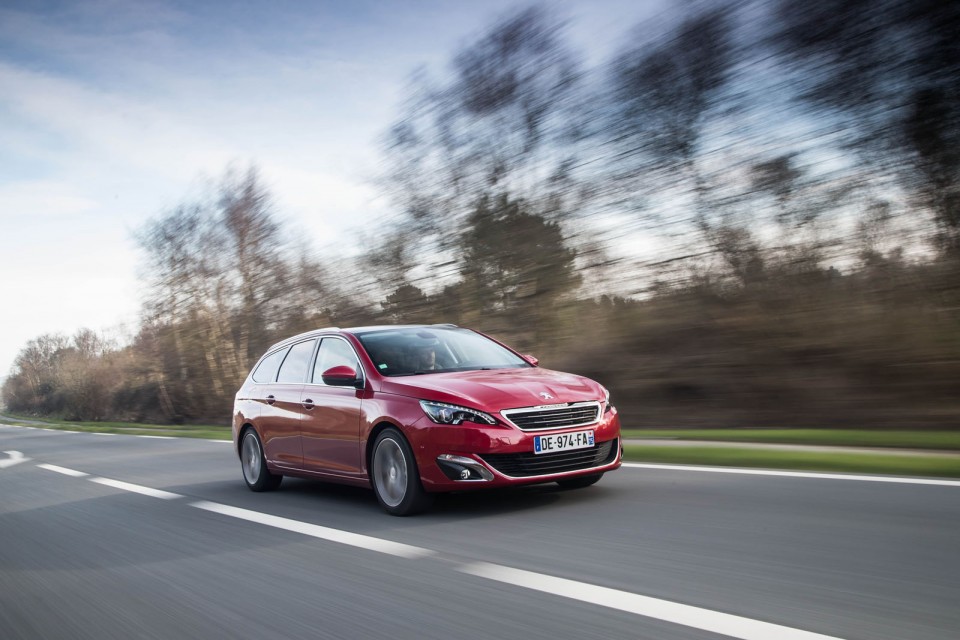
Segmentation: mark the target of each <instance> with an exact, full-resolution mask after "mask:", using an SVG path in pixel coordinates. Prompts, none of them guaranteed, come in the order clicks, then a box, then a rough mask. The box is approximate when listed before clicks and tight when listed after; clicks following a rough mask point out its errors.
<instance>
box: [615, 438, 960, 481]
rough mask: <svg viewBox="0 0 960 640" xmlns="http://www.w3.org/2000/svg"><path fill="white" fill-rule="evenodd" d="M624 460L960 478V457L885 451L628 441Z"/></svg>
mask: <svg viewBox="0 0 960 640" xmlns="http://www.w3.org/2000/svg"><path fill="white" fill-rule="evenodd" d="M624 460H627V461H629V462H656V463H665V464H697V465H709V466H719V467H751V468H764V469H795V470H803V471H834V472H846V473H876V474H883V475H902V476H936V477H946V478H960V457H957V456H950V457H948V456H938V455H936V454H930V455H924V456H898V455H895V454H884V453H847V452H832V451H824V452H821V451H776V450H757V449H738V448H736V447H735V446H731V447H657V446H645V445H633V444H628V445H625V446H624Z"/></svg>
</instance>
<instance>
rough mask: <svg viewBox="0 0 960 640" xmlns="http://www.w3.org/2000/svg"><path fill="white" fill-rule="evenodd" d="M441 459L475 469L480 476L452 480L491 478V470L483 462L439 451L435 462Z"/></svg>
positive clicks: (489, 479)
mask: <svg viewBox="0 0 960 640" xmlns="http://www.w3.org/2000/svg"><path fill="white" fill-rule="evenodd" d="M441 460H443V461H444V462H449V463H451V464H458V465H460V466H461V467H467V468H468V469H471V470H473V471H476V472H477V474H478V475H479V476H480V477H479V478H473V479H472V480H471V479H467V480H454V482H490V481H491V480H493V472H491V471H490V469H488V468H487V467H485V466H484V465H485V464H486V463H485V462H480V461H478V460H474V459H473V458H467V457H465V456H456V455H453V454H452V453H441V454H440V455H439V456H437V462H440V461H441Z"/></svg>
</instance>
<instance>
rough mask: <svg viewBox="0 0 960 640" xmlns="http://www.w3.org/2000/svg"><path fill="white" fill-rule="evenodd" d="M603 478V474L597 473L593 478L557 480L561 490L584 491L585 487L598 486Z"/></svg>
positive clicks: (582, 477) (581, 477)
mask: <svg viewBox="0 0 960 640" xmlns="http://www.w3.org/2000/svg"><path fill="white" fill-rule="evenodd" d="M602 477H603V474H602V473H597V474H595V475H592V476H580V477H579V478H569V479H567V480H557V484H558V485H560V488H561V489H583V488H584V487H589V486H590V485H592V484H597V482H599V481H600V478H602Z"/></svg>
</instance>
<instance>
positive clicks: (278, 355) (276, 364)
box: [253, 349, 287, 382]
mask: <svg viewBox="0 0 960 640" xmlns="http://www.w3.org/2000/svg"><path fill="white" fill-rule="evenodd" d="M286 354H287V350H286V349H280V350H279V351H274V352H273V353H271V354H270V355H268V356H267V357H266V358H264V359H263V360H262V361H261V362H260V366H258V367H257V368H256V370H254V372H253V381H254V382H273V381H274V380H276V379H277V369H279V368H280V362H281V361H282V360H283V356H285V355H286Z"/></svg>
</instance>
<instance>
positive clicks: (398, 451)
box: [370, 427, 433, 516]
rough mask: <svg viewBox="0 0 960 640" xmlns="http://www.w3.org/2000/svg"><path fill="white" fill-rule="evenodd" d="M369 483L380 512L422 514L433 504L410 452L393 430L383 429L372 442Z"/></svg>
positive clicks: (399, 435)
mask: <svg viewBox="0 0 960 640" xmlns="http://www.w3.org/2000/svg"><path fill="white" fill-rule="evenodd" d="M370 482H371V484H372V485H373V492H374V493H375V494H376V495H377V501H378V502H380V506H381V507H383V510H384V511H386V512H387V513H389V514H390V515H394V516H409V515H412V514H414V513H418V512H420V511H423V510H424V509H426V508H427V507H429V506H430V503H431V502H433V496H432V495H430V494H429V493H427V492H426V491H424V489H423V484H422V483H421V482H420V471H419V470H418V469H417V461H416V460H415V459H414V457H413V450H412V449H411V448H410V445H409V444H407V440H406V438H404V437H403V434H402V433H400V432H399V431H398V430H397V429H394V428H392V427H390V428H388V429H384V430H383V431H381V432H380V435H378V436H377V439H376V441H374V443H373V455H372V456H371V460H370Z"/></svg>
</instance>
